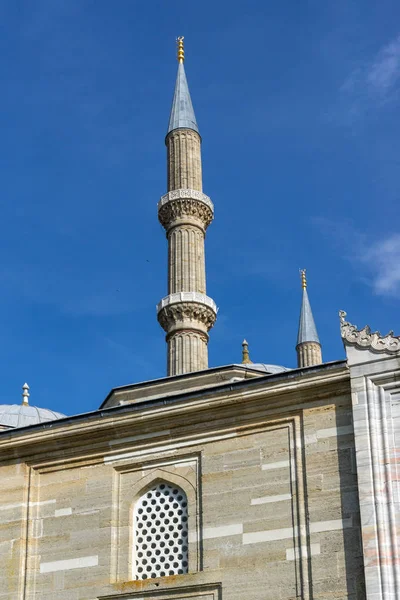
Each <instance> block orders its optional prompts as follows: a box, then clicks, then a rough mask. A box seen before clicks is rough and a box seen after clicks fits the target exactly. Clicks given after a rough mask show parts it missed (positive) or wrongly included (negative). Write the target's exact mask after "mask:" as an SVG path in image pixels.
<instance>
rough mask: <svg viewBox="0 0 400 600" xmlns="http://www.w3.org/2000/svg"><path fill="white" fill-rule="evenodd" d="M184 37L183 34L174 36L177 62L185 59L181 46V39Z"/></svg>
mask: <svg viewBox="0 0 400 600" xmlns="http://www.w3.org/2000/svg"><path fill="white" fill-rule="evenodd" d="M184 39H185V38H184V37H183V35H181V36H180V37H177V38H176V43H177V45H178V63H183V62H184V60H185V49H184V47H183V40H184Z"/></svg>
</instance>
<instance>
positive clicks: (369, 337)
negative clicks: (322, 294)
mask: <svg viewBox="0 0 400 600" xmlns="http://www.w3.org/2000/svg"><path fill="white" fill-rule="evenodd" d="M346 316H347V313H346V312H345V311H344V310H340V311H339V317H340V333H341V336H342V339H343V342H344V344H345V345H346V344H349V345H351V346H356V347H357V348H361V349H367V350H371V351H373V352H384V353H386V354H395V353H397V352H400V336H395V335H393V331H389V333H388V334H386V335H381V334H380V333H379V331H371V329H370V327H369V326H368V325H366V326H365V327H364V328H363V329H357V326H356V325H352V324H351V323H349V322H348V321H346Z"/></svg>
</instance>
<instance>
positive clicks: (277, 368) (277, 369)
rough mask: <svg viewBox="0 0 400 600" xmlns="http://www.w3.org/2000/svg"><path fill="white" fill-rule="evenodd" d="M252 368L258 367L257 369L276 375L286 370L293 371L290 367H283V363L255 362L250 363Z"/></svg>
mask: <svg viewBox="0 0 400 600" xmlns="http://www.w3.org/2000/svg"><path fill="white" fill-rule="evenodd" d="M248 367H249V368H250V369H256V370H257V371H263V372H264V373H268V374H269V375H275V374H276V373H285V371H291V370H292V369H289V368H288V367H282V366H281V365H267V364H265V363H253V364H251V365H248Z"/></svg>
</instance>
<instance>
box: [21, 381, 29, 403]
mask: <svg viewBox="0 0 400 600" xmlns="http://www.w3.org/2000/svg"><path fill="white" fill-rule="evenodd" d="M22 404H25V406H28V404H29V385H28V384H27V383H24V385H23V386H22Z"/></svg>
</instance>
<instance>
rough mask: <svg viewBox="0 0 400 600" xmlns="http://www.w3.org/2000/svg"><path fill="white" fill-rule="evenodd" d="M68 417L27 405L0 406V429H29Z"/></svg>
mask: <svg viewBox="0 0 400 600" xmlns="http://www.w3.org/2000/svg"><path fill="white" fill-rule="evenodd" d="M65 416H66V415H63V414H62V413H59V412H54V410H49V409H47V408H38V407H37V406H29V405H27V404H0V429H1V428H2V427H11V428H15V427H28V426H29V425H36V424H37V423H47V422H48V421H55V420H56V419H62V418H63V417H65Z"/></svg>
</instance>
